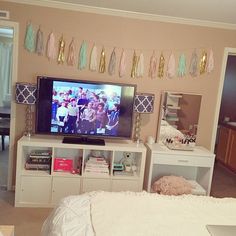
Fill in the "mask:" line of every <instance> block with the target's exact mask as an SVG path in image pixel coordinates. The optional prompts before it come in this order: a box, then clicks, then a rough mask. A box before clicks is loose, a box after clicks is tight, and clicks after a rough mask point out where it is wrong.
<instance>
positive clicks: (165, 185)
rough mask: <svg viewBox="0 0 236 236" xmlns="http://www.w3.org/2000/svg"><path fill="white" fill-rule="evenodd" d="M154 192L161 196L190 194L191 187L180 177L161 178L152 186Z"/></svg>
mask: <svg viewBox="0 0 236 236" xmlns="http://www.w3.org/2000/svg"><path fill="white" fill-rule="evenodd" d="M152 189H153V191H154V192H157V193H160V194H163V195H181V194H190V193H191V191H192V185H191V184H190V183H189V182H188V181H187V180H186V179H185V178H183V177H182V176H173V175H171V176H163V177H161V178H160V179H158V180H157V181H155V182H154V184H153V185H152Z"/></svg>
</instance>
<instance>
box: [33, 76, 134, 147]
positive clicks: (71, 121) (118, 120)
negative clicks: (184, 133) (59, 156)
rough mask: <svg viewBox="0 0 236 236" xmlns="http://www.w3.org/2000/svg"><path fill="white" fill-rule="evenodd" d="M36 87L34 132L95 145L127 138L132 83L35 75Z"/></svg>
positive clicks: (128, 136) (128, 134)
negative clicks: (112, 139)
mask: <svg viewBox="0 0 236 236" xmlns="http://www.w3.org/2000/svg"><path fill="white" fill-rule="evenodd" d="M37 88H38V96H37V109H36V126H35V127H36V133H37V134H52V135H63V136H64V139H63V142H65V143H82V144H98V145H99V144H100V145H104V144H105V142H104V138H125V139H130V138H131V136H132V121H133V104H134V96H135V92H136V86H135V85H131V84H119V83H109V82H94V81H84V80H71V79H64V78H53V77H45V76H38V77H37Z"/></svg>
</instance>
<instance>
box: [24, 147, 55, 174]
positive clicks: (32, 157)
mask: <svg viewBox="0 0 236 236" xmlns="http://www.w3.org/2000/svg"><path fill="white" fill-rule="evenodd" d="M51 159H52V157H51V152H50V151H49V150H33V151H31V153H30V154H29V156H28V159H27V161H26V163H25V169H26V170H50V169H51Z"/></svg>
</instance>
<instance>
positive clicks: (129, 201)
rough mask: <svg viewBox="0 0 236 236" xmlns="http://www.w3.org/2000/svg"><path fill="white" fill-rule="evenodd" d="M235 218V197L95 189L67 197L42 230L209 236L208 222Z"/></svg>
mask: <svg viewBox="0 0 236 236" xmlns="http://www.w3.org/2000/svg"><path fill="white" fill-rule="evenodd" d="M235 222H236V199H233V198H223V199H217V198H213V197H206V196H193V195H181V196H164V195H158V194H151V193H146V192H142V193H133V192H119V193H114V192H113V193H110V192H93V193H90V194H84V195H80V196H73V197H68V198H65V199H64V200H63V201H62V202H61V204H60V206H59V207H58V208H56V209H55V210H54V212H53V213H52V214H51V216H49V218H48V219H47V220H46V222H45V223H44V226H43V231H42V232H43V235H47V236H59V235H60V236H62V235H63V236H64V235H66V236H80V235H85V236H95V235H96V236H131V235H132V236H169V235H170V236H173V235H175V236H178V235H179V236H189V235H191V236H195V235H196V236H199V235H201V236H209V233H208V231H207V229H206V227H205V226H206V225H207V224H225V225H235V224H236V223H235Z"/></svg>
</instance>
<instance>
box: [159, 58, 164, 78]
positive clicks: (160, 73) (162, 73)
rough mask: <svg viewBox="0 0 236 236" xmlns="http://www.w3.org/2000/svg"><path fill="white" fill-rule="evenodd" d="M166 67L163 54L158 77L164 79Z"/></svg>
mask: <svg viewBox="0 0 236 236" xmlns="http://www.w3.org/2000/svg"><path fill="white" fill-rule="evenodd" d="M164 66H165V58H164V56H163V54H161V56H160V60H159V66H158V77H159V78H162V77H163V76H164Z"/></svg>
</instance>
